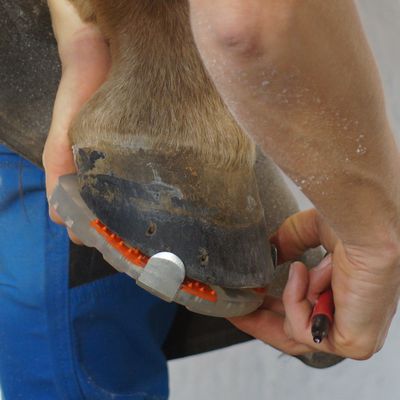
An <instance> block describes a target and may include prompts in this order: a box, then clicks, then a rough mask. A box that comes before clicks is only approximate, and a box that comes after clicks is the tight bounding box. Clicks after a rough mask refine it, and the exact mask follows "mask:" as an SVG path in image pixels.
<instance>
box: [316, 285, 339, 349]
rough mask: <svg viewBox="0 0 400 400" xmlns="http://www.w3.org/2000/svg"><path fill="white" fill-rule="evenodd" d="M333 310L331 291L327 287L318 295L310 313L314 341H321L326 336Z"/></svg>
mask: <svg viewBox="0 0 400 400" xmlns="http://www.w3.org/2000/svg"><path fill="white" fill-rule="evenodd" d="M334 312H335V305H334V303H333V292H332V289H329V290H327V291H326V292H323V293H322V294H321V295H320V296H319V298H318V300H317V302H316V303H315V306H314V309H313V312H312V315H311V334H312V337H313V340H314V342H315V343H321V342H322V340H323V339H324V338H325V337H326V336H328V332H329V328H330V326H331V325H332V323H333V313H334Z"/></svg>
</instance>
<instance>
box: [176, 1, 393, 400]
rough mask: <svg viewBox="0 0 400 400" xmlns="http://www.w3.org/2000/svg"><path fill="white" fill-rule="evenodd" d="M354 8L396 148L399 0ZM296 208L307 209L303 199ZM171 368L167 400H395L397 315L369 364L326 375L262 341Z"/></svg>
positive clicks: (365, 3)
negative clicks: (381, 84)
mask: <svg viewBox="0 0 400 400" xmlns="http://www.w3.org/2000/svg"><path fill="white" fill-rule="evenodd" d="M320 1H322V0H320ZM331 1H335V0H331ZM358 5H359V9H360V14H361V17H362V19H363V22H364V25H365V29H366V31H367V34H368V36H369V39H370V43H371V45H372V47H373V50H374V52H375V55H376V57H377V60H378V64H379V67H380V69H381V73H382V78H383V81H384V85H385V90H386V95H387V102H388V109H389V112H390V114H391V118H392V121H393V126H394V129H395V132H396V135H397V138H398V142H399V143H400V0H358ZM300 203H301V204H302V206H303V207H305V206H306V205H307V202H306V201H305V200H304V199H302V198H301V199H300ZM169 366H170V386H171V400H187V399H191V400H203V399H223V400H225V399H226V400H227V399H229V400H247V399H248V400H250V399H252V400H253V399H254V400H259V399H273V400H289V399H294V400H353V399H363V400H376V399H377V398H381V399H383V400H398V399H400V315H399V314H398V315H397V316H396V317H395V320H394V322H393V325H392V328H391V331H390V333H389V337H388V339H387V342H386V345H385V347H384V348H383V350H381V352H380V353H378V354H377V355H376V356H375V357H373V358H372V359H371V360H369V361H364V362H356V361H348V360H347V361H345V362H343V363H341V364H339V365H338V366H336V367H333V368H330V369H328V370H313V369H311V368H308V367H306V366H303V364H301V363H300V362H299V361H297V360H296V359H292V358H290V357H288V356H282V355H281V354H280V353H279V352H277V351H275V350H273V349H271V348H269V347H267V346H266V345H264V344H262V343H260V342H250V343H246V344H242V345H238V346H234V347H231V348H229V349H225V350H219V351H215V352H212V353H208V354H204V355H200V356H196V357H190V358H187V359H184V360H178V361H173V362H171V363H170V364H169Z"/></svg>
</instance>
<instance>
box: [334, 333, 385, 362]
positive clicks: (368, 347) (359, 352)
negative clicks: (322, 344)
mask: <svg viewBox="0 0 400 400" xmlns="http://www.w3.org/2000/svg"><path fill="white" fill-rule="evenodd" d="M336 348H337V349H339V350H340V353H342V354H343V355H344V356H345V357H348V358H352V359H353V360H358V361H364V360H369V359H370V358H371V357H373V355H374V354H375V353H376V352H377V351H378V349H379V346H378V344H377V343H376V342H375V341H374V340H371V338H370V337H368V336H366V337H359V338H354V337H352V336H345V337H341V338H340V339H338V340H336Z"/></svg>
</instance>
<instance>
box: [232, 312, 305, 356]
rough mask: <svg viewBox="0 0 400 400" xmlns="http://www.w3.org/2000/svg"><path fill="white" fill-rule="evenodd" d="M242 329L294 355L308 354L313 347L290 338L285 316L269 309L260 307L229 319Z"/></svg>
mask: <svg viewBox="0 0 400 400" xmlns="http://www.w3.org/2000/svg"><path fill="white" fill-rule="evenodd" d="M228 320H229V321H230V322H231V323H232V324H233V325H235V326H236V327H237V328H238V329H240V330H241V331H243V332H245V333H247V334H248V335H250V336H253V337H255V338H257V339H260V340H262V341H263V342H265V343H266V344H269V345H270V346H272V347H274V348H276V349H278V350H280V351H282V352H284V353H286V354H292V355H301V354H306V353H309V352H310V351H312V349H311V348H310V347H308V346H306V345H303V344H300V343H297V342H296V341H295V340H293V339H292V338H290V337H289V336H288V335H287V334H286V332H285V329H284V323H285V317H284V316H282V315H280V314H278V313H276V312H274V311H270V310H267V309H259V310H257V311H255V312H253V313H251V314H249V315H246V316H244V317H236V318H229V319H228Z"/></svg>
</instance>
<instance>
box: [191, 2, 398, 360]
mask: <svg viewBox="0 0 400 400" xmlns="http://www.w3.org/2000/svg"><path fill="white" fill-rule="evenodd" d="M189 3H190V7H191V19H192V29H193V33H194V37H195V40H196V44H197V46H198V48H199V51H200V54H201V56H202V58H203V61H204V63H205V65H206V67H207V69H208V72H209V74H210V76H211V78H212V79H213V81H214V83H215V85H216V87H217V89H218V90H219V92H220V94H221V95H222V97H223V99H224V101H225V102H226V104H227V105H228V107H229V108H230V110H231V111H232V113H233V115H234V116H235V118H236V120H237V121H238V123H239V124H240V125H241V126H242V127H243V128H244V129H245V130H246V132H247V133H248V134H249V135H250V136H251V137H252V138H253V139H254V140H256V141H257V142H258V143H259V144H260V146H261V148H262V149H263V150H264V151H265V152H266V153H267V154H268V155H269V156H270V157H271V158H272V159H273V160H274V161H275V162H276V163H277V164H278V165H279V166H280V167H281V168H282V170H283V171H284V172H285V173H286V174H287V175H289V176H290V177H291V178H292V180H293V181H294V182H295V183H297V185H298V186H299V187H300V188H301V189H302V190H303V192H304V193H305V194H306V196H307V197H308V198H310V199H311V201H312V202H313V204H314V205H315V207H316V208H317V209H318V211H319V214H318V218H316V217H313V216H309V217H307V218H305V219H304V218H303V219H299V217H295V218H293V219H292V220H291V222H290V223H289V225H286V226H284V227H283V228H282V231H281V235H282V236H283V237H282V240H281V241H280V243H281V246H283V247H284V248H285V251H284V253H285V252H286V254H287V253H288V252H289V253H290V252H292V253H293V254H294V255H296V251H297V250H298V248H300V249H303V247H304V248H306V247H307V246H305V245H304V246H303V241H304V240H306V239H307V238H308V239H310V238H311V239H312V240H313V241H314V242H315V244H318V242H320V241H321V242H322V243H323V244H324V245H325V246H326V248H327V250H328V251H330V252H332V253H333V266H332V286H333V291H334V299H335V305H336V315H335V321H336V322H335V326H334V327H333V332H332V334H331V336H330V338H329V340H327V341H326V342H325V343H323V344H322V345H321V346H318V347H317V348H318V349H322V350H325V351H330V352H335V353H337V354H339V355H342V356H347V357H353V358H367V357H368V356H370V355H371V354H373V352H374V351H376V350H378V349H379V347H380V346H381V344H382V343H383V340H384V337H385V335H386V332H387V330H388V326H389V324H390V321H391V318H392V315H393V312H394V310H395V307H396V304H397V301H398V291H399V286H400V282H399V279H400V278H399V270H400V224H399V215H400V159H399V156H398V149H397V146H396V142H395V139H394V136H393V133H392V130H391V127H390V124H389V122H388V118H387V115H386V109H385V103H384V95H383V90H382V87H381V82H380V78H379V74H378V69H377V68H376V65H375V60H374V58H373V55H372V53H371V51H370V48H369V46H368V43H367V40H366V37H365V35H364V32H363V29H362V25H361V22H360V19H359V17H358V14H357V9H356V6H355V2H354V1H353V0H335V1H322V0H321V1H314V0H304V1H293V0H286V1H276V0H189ZM320 215H323V218H322V217H320ZM315 221H317V222H318V224H316V223H315ZM288 227H289V228H291V227H297V228H298V229H299V230H300V232H301V233H299V235H298V236H296V232H295V231H293V232H292V234H291V233H290V229H289V231H288V233H286V234H284V233H283V232H285V230H287V229H288ZM326 232H330V236H331V237H334V238H335V239H334V240H333V239H330V240H331V242H330V243H326V242H325V240H326V239H325V234H326ZM285 241H287V243H285ZM297 255H298V254H297ZM315 276H318V273H317V272H313V273H310V275H308V274H307V273H306V271H305V269H304V267H303V266H301V265H299V264H296V265H295V266H294V268H293V275H292V276H291V279H290V281H289V283H288V286H287V288H286V291H285V296H284V302H283V305H284V311H285V313H286V317H285V318H282V317H279V318H278V317H274V318H275V319H273V317H272V314H271V313H268V311H266V310H264V311H263V310H261V311H259V312H258V313H256V314H254V315H253V317H249V318H247V319H246V318H245V319H243V320H241V322H240V323H239V322H238V321H239V320H237V323H238V324H240V326H241V327H242V328H246V329H247V330H248V331H251V332H252V333H253V334H254V335H256V336H258V337H261V338H264V339H265V340H266V341H268V342H270V343H274V344H275V345H276V346H278V347H280V348H283V349H286V350H289V351H294V352H299V351H306V350H307V349H316V347H315V346H314V345H313V343H312V341H311V334H310V330H309V324H308V322H309V321H308V318H309V312H310V304H309V303H308V301H307V300H306V292H307V290H308V289H309V288H308V279H310V282H313V280H315V279H316V278H315ZM326 284H328V283H327V282H326ZM310 290H314V289H313V284H312V285H311V289H310ZM271 304H272V306H274V307H275V306H277V307H278V309H279V307H281V308H282V305H279V303H278V304H277V303H276V302H272V303H271ZM269 305H270V304H269V303H268V301H267V306H269ZM281 311H283V310H281ZM246 324H247V325H246ZM284 326H285V329H284ZM271 327H273V330H272V331H271V330H270V329H272V328H271ZM289 336H291V337H292V338H294V340H292V339H289Z"/></svg>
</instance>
